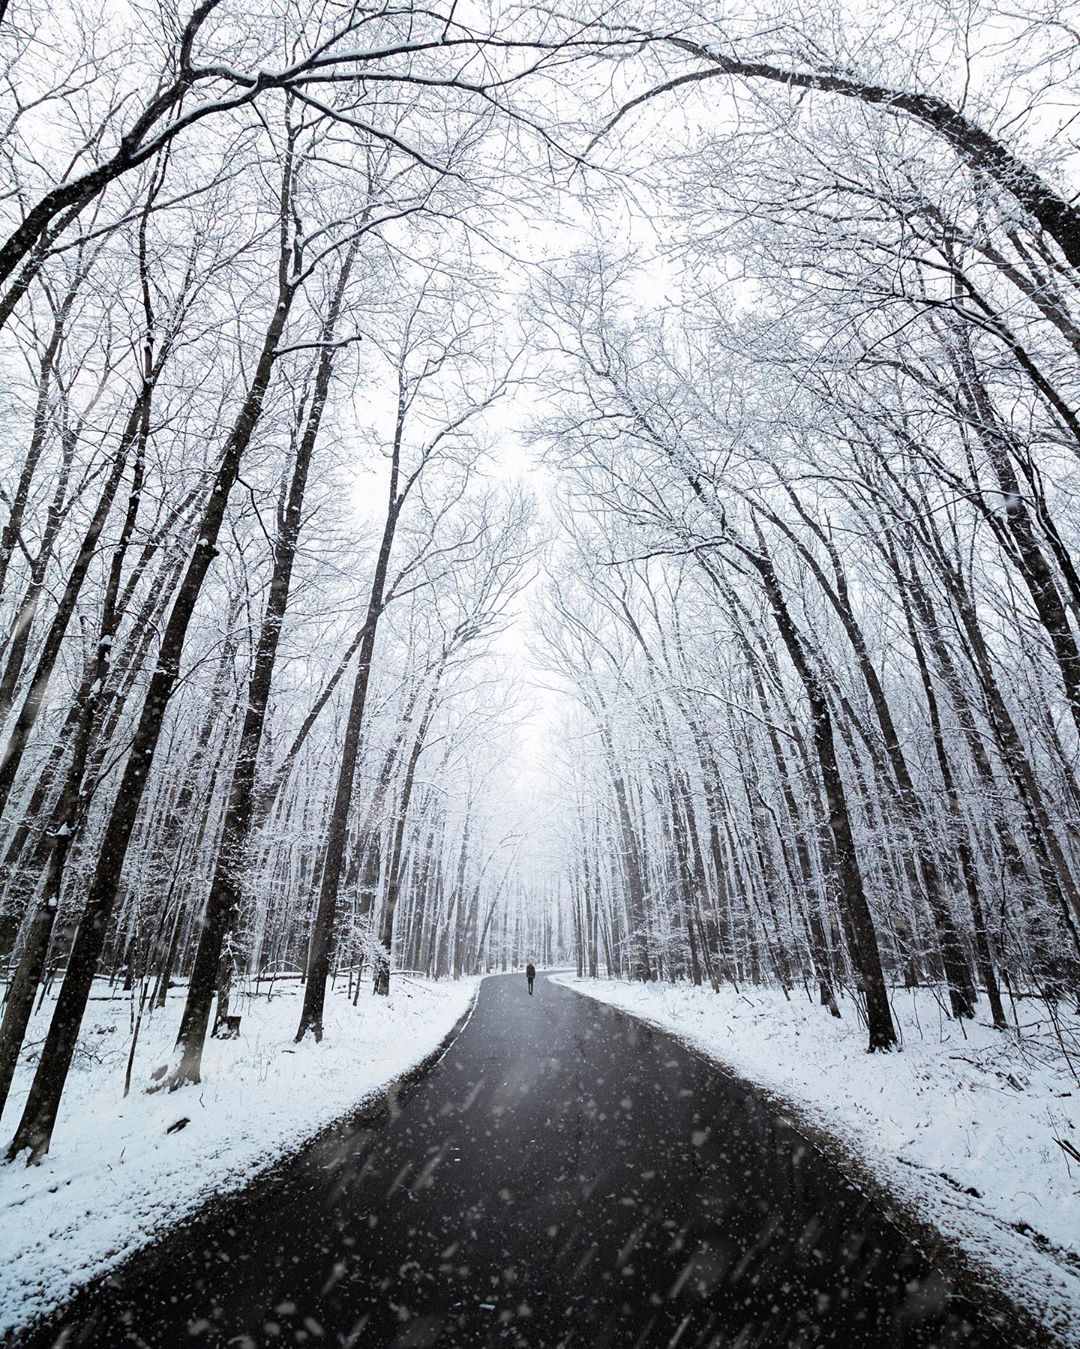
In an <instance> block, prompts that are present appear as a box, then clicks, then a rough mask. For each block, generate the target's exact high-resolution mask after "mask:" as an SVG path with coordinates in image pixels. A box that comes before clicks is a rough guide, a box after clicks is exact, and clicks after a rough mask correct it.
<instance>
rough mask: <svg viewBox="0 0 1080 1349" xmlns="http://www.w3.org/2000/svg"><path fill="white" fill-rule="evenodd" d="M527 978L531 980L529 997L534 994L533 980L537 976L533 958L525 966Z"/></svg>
mask: <svg viewBox="0 0 1080 1349" xmlns="http://www.w3.org/2000/svg"><path fill="white" fill-rule="evenodd" d="M525 978H526V979H528V981H529V997H530V998H531V997H532V995H533V991H532V986H533V980H534V979H535V978H536V966H535V965H534V964H533V963H532V961H531V960H530V961H529V963H528V964H527V965H526V966H525Z"/></svg>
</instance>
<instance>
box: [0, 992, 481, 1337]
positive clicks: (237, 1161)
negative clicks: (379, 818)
mask: <svg viewBox="0 0 1080 1349" xmlns="http://www.w3.org/2000/svg"><path fill="white" fill-rule="evenodd" d="M479 983H480V980H479V979H478V978H470V979H462V980H460V981H458V982H454V981H453V980H446V981H441V982H439V983H430V982H428V981H427V980H421V979H410V978H406V977H404V976H395V978H394V980H393V983H392V986H391V995H390V997H389V998H375V997H372V996H371V988H370V985H369V984H367V983H365V984H364V986H363V989H362V992H361V994H360V998H359V1001H358V1004H357V1006H356V1007H353V1005H352V1004H351V1002H350V1001H349V999H348V997H347V996H346V993H345V990H344V988H343V986H341V985H339V987H338V990H337V992H336V993H330V992H329V991H328V992H327V1006H326V1017H325V1034H324V1037H323V1040H322V1043H321V1044H315V1043H314V1041H313V1040H311V1038H310V1037H309V1038H308V1039H307V1040H306V1041H305V1042H304V1043H303V1044H301V1045H294V1044H293V1042H292V1039H293V1036H294V1034H295V1032H296V1025H297V1021H298V1019H299V1013H300V997H299V990H298V988H297V986H296V985H295V984H292V985H289V986H288V991H287V992H286V991H284V990H283V991H281V992H278V991H276V990H275V991H274V993H273V996H272V997H271V998H270V999H269V1000H268V999H267V998H266V996H260V997H258V998H254V997H252V998H244V999H243V1000H242V1002H241V1003H240V1005H239V1006H238V1007H237V1008H236V1010H237V1011H240V1012H241V1013H242V1016H243V1021H242V1030H243V1034H242V1035H241V1037H240V1038H239V1039H237V1040H225V1041H222V1040H208V1041H207V1048H206V1054H205V1056H204V1060H203V1081H202V1083H201V1085H199V1086H197V1087H187V1088H184V1089H183V1090H181V1091H176V1092H172V1093H170V1092H168V1091H164V1092H157V1093H154V1094H147V1092H146V1090H145V1085H146V1082H147V1078H148V1074H149V1072H150V1071H151V1070H152V1069H153V1068H154V1067H155V1065H157V1064H160V1063H162V1062H164V1061H166V1060H167V1059H168V1058H169V1055H170V1051H171V1049H172V1044H173V1040H174V1039H175V1037H176V1031H177V1027H178V1025H179V1019H180V1012H181V1008H182V1005H183V1003H182V990H175V991H174V992H173V994H172V995H171V996H170V998H169V1001H168V1003H167V1005H166V1006H165V1007H164V1008H163V1009H162V1010H161V1011H158V1012H155V1013H154V1015H153V1016H151V1017H150V1018H149V1019H146V1018H144V1020H143V1025H142V1029H141V1031H140V1035H139V1042H138V1050H137V1056H136V1060H135V1072H134V1075H133V1078H132V1088H131V1094H130V1095H129V1096H128V1097H127V1099H126V1100H125V1099H123V1089H124V1072H125V1067H126V1062H127V1056H128V1050H129V1049H130V1045H131V1038H130V1026H131V1010H132V1009H131V1003H130V1000H129V999H128V998H124V997H116V998H113V999H105V998H100V999H95V1000H93V1001H91V1003H90V1006H89V1008H88V1011H87V1016H86V1021H85V1024H84V1026H83V1034H82V1037H81V1040H80V1047H79V1052H78V1054H77V1057H76V1061H75V1065H74V1067H73V1068H72V1072H71V1076H70V1077H69V1079H68V1085H67V1088H66V1090H65V1092H64V1099H63V1103H62V1107H61V1116H60V1121H59V1124H58V1126H57V1129H56V1133H55V1134H54V1136H53V1142H52V1148H51V1150H50V1152H49V1154H48V1156H47V1157H46V1158H45V1159H44V1160H43V1161H42V1162H41V1164H40V1165H38V1166H34V1167H27V1166H25V1165H24V1164H23V1163H22V1162H21V1161H16V1162H14V1163H12V1164H10V1165H6V1166H4V1165H0V1336H2V1335H3V1334H4V1333H5V1332H7V1331H9V1330H10V1329H12V1328H13V1327H16V1326H19V1325H22V1324H25V1323H26V1322H27V1321H29V1320H31V1319H33V1318H34V1317H36V1316H39V1315H41V1314H43V1313H45V1312H48V1311H50V1310H51V1309H53V1308H55V1307H57V1306H58V1305H60V1304H61V1303H62V1302H64V1301H65V1300H66V1299H67V1298H68V1297H69V1296H70V1295H71V1293H72V1292H73V1291H74V1289H76V1288H77V1287H78V1285H80V1284H82V1283H85V1282H86V1281H87V1280H88V1279H91V1278H93V1277H95V1276H97V1275H100V1274H103V1273H105V1272H106V1271H108V1270H109V1269H111V1268H113V1267H114V1266H116V1265H117V1264H119V1263H120V1261H121V1260H123V1259H124V1257H125V1256H127V1255H129V1254H130V1253H131V1252H132V1251H134V1250H136V1249H137V1248H138V1247H140V1246H143V1245H145V1244H146V1243H147V1242H149V1241H150V1240H152V1239H153V1238H154V1237H155V1236H157V1235H158V1234H159V1233H161V1232H162V1231H164V1230H165V1229H166V1228H169V1227H172V1226H174V1225H175V1224H176V1223H177V1222H179V1221H180V1220H181V1219H183V1218H184V1217H185V1216H186V1215H188V1214H190V1213H191V1212H192V1211H193V1210H194V1209H196V1208H197V1207H198V1206H199V1204H200V1203H201V1202H202V1201H203V1200H205V1199H206V1198H207V1197H208V1196H209V1195H211V1194H220V1193H222V1192H225V1191H228V1190H233V1189H238V1188H239V1187H240V1186H242V1185H244V1184H245V1183H246V1182H247V1181H249V1180H250V1179H251V1178H252V1176H254V1175H255V1174H256V1173H257V1172H258V1171H259V1170H260V1169H261V1168H263V1167H265V1166H267V1165H269V1164H270V1163H272V1162H273V1161H275V1160H276V1159H278V1158H279V1157H280V1156H281V1155H282V1154H283V1153H287V1152H288V1151H290V1150H292V1149H295V1148H297V1147H298V1146H300V1145H301V1144H302V1143H304V1142H305V1141H306V1140H307V1139H308V1138H310V1137H312V1136H313V1135H314V1134H316V1133H317V1132H318V1131H319V1130H320V1129H321V1128H322V1127H323V1126H325V1125H327V1124H330V1123H332V1122H333V1121H334V1120H335V1119H338V1118H340V1117H341V1116H342V1115H345V1114H347V1113H348V1112H349V1111H350V1110H352V1109H353V1108H354V1107H357V1106H360V1105H362V1104H364V1103H365V1102H368V1101H371V1100H373V1099H375V1098H376V1097H377V1096H378V1095H379V1093H380V1092H381V1091H383V1090H384V1089H385V1088H386V1087H387V1086H388V1085H389V1084H390V1083H392V1082H393V1081H394V1080H395V1079H397V1078H399V1077H400V1076H401V1075H402V1074H403V1073H405V1072H407V1071H408V1070H409V1069H410V1068H412V1067H414V1066H415V1065H416V1064H418V1063H420V1062H421V1061H422V1060H423V1059H424V1058H426V1057H427V1056H428V1055H430V1054H431V1053H432V1052H433V1051H435V1050H436V1049H437V1048H438V1047H439V1044H440V1043H441V1041H442V1040H443V1039H444V1038H445V1037H446V1036H447V1035H448V1033H449V1032H450V1031H451V1030H452V1029H453V1027H454V1025H455V1023H456V1022H457V1021H458V1020H459V1019H460V1018H462V1017H463V1016H464V1015H465V1014H466V1013H467V1012H468V1010H469V1008H470V1006H471V1004H472V1002H473V1000H474V999H475V996H476V992H477V989H478V987H479ZM278 988H282V989H283V986H281V985H278ZM103 991H104V990H103ZM50 1011H51V1004H50V1002H46V1004H45V1007H44V1009H43V1010H42V1011H41V1012H39V1013H38V1015H37V1016H36V1017H35V1020H34V1022H33V1023H32V1025H31V1027H30V1031H29V1034H28V1042H31V1043H32V1042H40V1041H41V1040H42V1039H43V1038H44V1035H45V1031H46V1029H47V1025H48V1021H47V1017H48V1014H49V1012H50ZM32 1069H33V1065H32V1064H28V1063H25V1062H24V1063H22V1064H20V1067H19V1072H18V1075H17V1077H16V1081H15V1087H14V1089H13V1091H12V1095H11V1098H10V1099H9V1101H8V1104H7V1108H6V1109H5V1111H4V1114H3V1117H2V1120H0V1124H2V1138H3V1146H4V1147H5V1148H6V1146H7V1143H8V1141H9V1140H10V1138H11V1135H12V1133H13V1132H14V1128H15V1124H16V1122H17V1120H18V1116H19V1112H20V1111H21V1109H22V1105H23V1101H24V1099H25V1096H26V1092H27V1090H28V1088H29V1083H30V1075H31V1072H32ZM181 1119H187V1120H188V1123H187V1124H186V1125H184V1127H183V1128H181V1129H178V1130H176V1131H175V1132H173V1133H170V1132H168V1130H169V1127H170V1126H171V1125H174V1124H176V1122H177V1121H179V1120H181Z"/></svg>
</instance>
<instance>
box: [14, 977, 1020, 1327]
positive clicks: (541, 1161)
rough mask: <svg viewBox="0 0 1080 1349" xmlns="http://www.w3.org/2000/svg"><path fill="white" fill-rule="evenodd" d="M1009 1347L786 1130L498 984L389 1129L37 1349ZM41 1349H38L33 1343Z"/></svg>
mask: <svg viewBox="0 0 1080 1349" xmlns="http://www.w3.org/2000/svg"><path fill="white" fill-rule="evenodd" d="M57 1337H59V1338H60V1342H61V1343H63V1344H64V1345H65V1346H67V1347H68V1349H71V1346H75V1345H80V1346H84V1345H85V1346H96V1347H98V1349H120V1347H121V1346H123V1345H127V1344H135V1345H149V1346H161V1347H162V1349H171V1347H172V1346H181V1345H183V1346H184V1347H185V1349H191V1346H198V1345H201V1344H205V1345H215V1346H218V1345H230V1346H233V1349H255V1347H256V1346H258V1347H259V1349H261V1347H262V1346H274V1345H295V1344H307V1345H309V1346H321V1345H338V1346H340V1345H349V1346H359V1347H360V1349H383V1347H384V1346H385V1347H389V1346H392V1347H393V1349H424V1347H425V1346H440V1349H443V1347H445V1349H458V1346H496V1345H506V1346H528V1347H529V1349H554V1346H568V1347H569V1346H573V1349H601V1347H602V1346H611V1347H612V1349H631V1346H637V1347H639V1349H653V1346H667V1345H670V1346H682V1347H683V1349H689V1347H690V1346H715V1347H716V1349H728V1347H729V1346H730V1347H731V1349H751V1346H769V1349H773V1347H775V1349H781V1346H782V1347H783V1349H789V1347H795V1346H810V1345H826V1344H827V1345H835V1346H838V1349H859V1347H860V1346H881V1347H882V1349H884V1347H885V1346H888V1349H906V1347H907V1346H929V1345H964V1346H969V1347H972V1349H973V1347H974V1346H980V1347H981V1346H990V1345H994V1346H998V1347H999V1349H1000V1346H1002V1344H1003V1341H1002V1340H1001V1339H999V1338H998V1337H997V1335H996V1333H995V1332H994V1331H992V1330H990V1329H989V1328H988V1327H986V1326H983V1325H979V1324H978V1323H977V1322H976V1320H975V1318H973V1316H972V1311H971V1308H970V1307H968V1306H966V1305H964V1304H962V1303H961V1301H960V1300H959V1299H958V1298H957V1297H956V1296H955V1295H954V1294H953V1292H952V1289H951V1286H950V1284H949V1281H948V1280H947V1279H946V1278H944V1277H943V1276H942V1275H940V1274H939V1273H937V1272H936V1271H935V1270H934V1269H932V1268H930V1267H929V1266H928V1265H927V1263H926V1262H925V1260H924V1259H923V1258H922V1257H921V1256H920V1255H919V1254H918V1252H917V1251H916V1250H915V1249H914V1248H913V1247H912V1246H911V1245H910V1244H909V1243H908V1242H907V1241H906V1240H905V1239H904V1238H903V1237H902V1236H901V1235H900V1234H899V1232H897V1230H896V1229H895V1228H893V1227H892V1226H891V1225H890V1224H888V1223H887V1222H886V1221H885V1220H884V1219H883V1218H882V1217H881V1216H880V1214H879V1213H878V1212H877V1211H876V1210H875V1209H874V1208H873V1207H872V1206H871V1205H870V1204H869V1203H868V1202H867V1201H866V1200H865V1199H864V1198H863V1197H862V1196H861V1195H860V1194H859V1193H858V1192H857V1191H856V1190H854V1189H853V1188H852V1187H851V1186H849V1185H848V1184H847V1183H846V1182H845V1181H844V1179H843V1178H842V1177H841V1176H840V1174H839V1173H838V1172H837V1171H836V1170H835V1168H834V1167H833V1166H831V1165H830V1164H829V1163H828V1162H827V1161H826V1160H825V1159H824V1158H823V1157H822V1156H821V1154H820V1153H818V1152H816V1151H815V1150H814V1149H812V1148H811V1147H810V1146H809V1145H808V1144H807V1143H806V1142H805V1140H803V1139H802V1138H801V1137H800V1136H799V1135H798V1134H796V1133H794V1132H793V1131H792V1130H791V1129H789V1128H787V1127H785V1126H784V1125H783V1124H781V1123H779V1122H778V1121H777V1120H776V1119H775V1117H774V1116H773V1115H772V1114H771V1112H770V1111H769V1110H767V1109H766V1108H765V1107H764V1106H762V1105H761V1104H759V1103H758V1102H757V1101H755V1100H754V1098H753V1097H752V1096H750V1095H748V1094H747V1093H746V1092H745V1091H744V1090H742V1089H741V1088H740V1087H739V1085H738V1084H737V1083H734V1082H732V1081H731V1080H730V1079H728V1078H726V1077H725V1076H723V1075H722V1074H721V1073H719V1072H718V1071H717V1070H716V1069H715V1068H711V1067H710V1066H709V1065H708V1064H706V1063H705V1062H704V1061H702V1060H701V1059H700V1058H698V1057H696V1056H695V1055H693V1054H692V1053H690V1052H689V1051H688V1050H686V1049H684V1048H682V1047H681V1046H680V1045H678V1044H677V1043H676V1042H674V1041H673V1040H671V1039H670V1038H668V1037H667V1036H665V1035H663V1034H662V1033H660V1032H659V1031H653V1030H651V1029H649V1028H648V1027H646V1026H643V1025H641V1024H640V1023H638V1022H635V1021H634V1020H632V1019H631V1018H629V1017H627V1016H625V1015H623V1014H622V1013H620V1012H617V1011H615V1010H613V1009H612V1008H609V1007H605V1006H603V1005H601V1004H599V1003H596V1002H593V1001H592V1000H591V999H587V998H584V997H582V996H580V995H578V994H576V993H573V992H571V991H569V990H567V989H564V988H561V987H559V986H558V985H555V984H552V983H549V982H548V981H547V980H546V979H543V978H541V979H538V980H537V984H536V994H535V996H534V997H532V998H529V997H528V996H527V994H526V991H525V979H524V977H523V976H521V975H518V976H507V977H503V978H497V979H488V980H486V981H485V982H484V983H483V985H482V986H481V991H480V997H479V1000H478V1002H477V1005H476V1009H475V1011H474V1013H473V1016H472V1018H471V1020H470V1021H469V1023H468V1025H467V1026H466V1028H465V1030H464V1031H463V1032H462V1034H461V1035H460V1036H459V1037H458V1039H457V1041H456V1042H455V1044H454V1045H453V1047H452V1048H451V1049H450V1050H449V1052H448V1053H447V1054H446V1055H445V1056H444V1057H443V1059H442V1060H441V1062H440V1063H439V1064H438V1065H437V1067H435V1068H434V1069H433V1070H432V1071H431V1072H430V1073H429V1074H428V1075H427V1076H426V1077H425V1078H424V1079H423V1080H422V1081H420V1082H419V1083H417V1084H416V1085H415V1086H413V1087H412V1088H410V1089H409V1090H408V1091H407V1092H406V1093H405V1095H404V1096H403V1098H402V1100H401V1102H400V1108H399V1110H398V1111H397V1113H396V1114H394V1115H393V1116H392V1117H391V1118H389V1119H387V1120H386V1121H384V1122H383V1123H382V1124H381V1125H375V1126H364V1125H362V1124H353V1125H346V1126H342V1127H339V1128H337V1129H335V1130H334V1131H332V1132H330V1133H328V1134H326V1135H324V1136H323V1137H322V1138H321V1139H320V1140H318V1142H317V1143H315V1144H313V1145H312V1146H311V1147H309V1148H308V1149H307V1150H306V1151H305V1152H304V1153H303V1154H302V1155H301V1156H300V1157H299V1158H297V1159H295V1160H293V1161H291V1162H289V1163H288V1165H287V1166H285V1167H283V1168H281V1170H280V1172H279V1173H278V1174H275V1175H272V1176H270V1177H268V1178H267V1179H265V1180H264V1181H261V1182H259V1183H256V1184H255V1185H253V1186H252V1187H251V1188H250V1189H248V1190H246V1191H244V1192H243V1193H241V1194H238V1195H235V1196H232V1197H231V1198H227V1199H224V1200H221V1201H219V1202H218V1203H217V1204H215V1206H214V1207H213V1210H212V1211H211V1212H210V1214H209V1215H208V1217H207V1218H206V1219H205V1220H204V1222H203V1224H202V1225H196V1226H195V1227H194V1228H192V1229H188V1230H185V1231H181V1232H179V1233H177V1234H176V1235H175V1236H172V1237H170V1238H169V1239H168V1240H167V1241H165V1242H163V1243H161V1244H160V1245H159V1246H157V1247H155V1248H153V1249H151V1250H149V1251H146V1252H144V1253H143V1254H141V1255H140V1256H138V1257H136V1258H135V1259H134V1260H132V1261H131V1262H130V1263H129V1265H127V1266H126V1267H125V1269H124V1270H123V1271H122V1272H121V1273H120V1274H119V1275H117V1276H116V1277H114V1278H113V1279H112V1280H110V1282H109V1283H108V1285H106V1286H105V1287H103V1288H101V1289H99V1290H97V1291H96V1292H95V1293H94V1294H93V1296H92V1297H84V1298H83V1299H82V1300H81V1302H79V1303H78V1304H76V1306H75V1307H74V1308H73V1309H72V1311H71V1313H70V1314H69V1316H68V1317H67V1318H65V1320H64V1321H63V1322H61V1323H58V1324H57V1325H56V1326H54V1327H52V1328H50V1331H49V1333H48V1334H47V1335H46V1336H45V1337H44V1338H43V1339H41V1340H40V1343H42V1344H54V1343H56V1342H57ZM37 1342H39V1341H35V1343H37Z"/></svg>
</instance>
